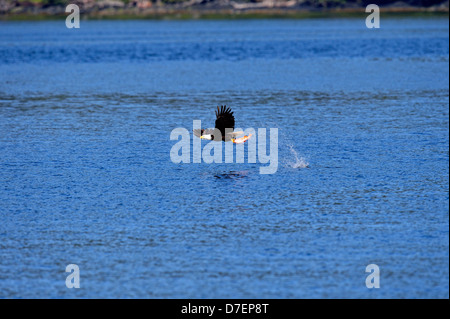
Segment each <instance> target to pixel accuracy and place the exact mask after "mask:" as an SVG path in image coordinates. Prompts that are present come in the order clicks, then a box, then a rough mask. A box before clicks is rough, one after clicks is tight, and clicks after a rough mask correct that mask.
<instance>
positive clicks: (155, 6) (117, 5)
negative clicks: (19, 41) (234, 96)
mask: <svg viewBox="0 0 450 319" xmlns="http://www.w3.org/2000/svg"><path fill="white" fill-rule="evenodd" d="M371 3H375V4H377V5H379V6H380V8H381V9H382V10H383V12H385V13H387V12H389V13H442V14H448V12H449V0H407V1H392V0H0V19H15V18H23V19H33V18H51V17H55V16H62V15H67V14H66V13H65V8H66V6H67V5H68V4H76V5H78V6H79V8H80V13H82V14H83V15H84V17H85V18H104V17H106V18H140V17H141V18H164V17H174V18H214V17H226V16H233V17H234V16H243V17H245V16H292V17H302V16H304V17H307V16H320V15H330V14H335V15H337V14H347V15H348V14H352V13H360V12H361V11H362V10H364V8H365V7H366V6H367V5H368V4H371Z"/></svg>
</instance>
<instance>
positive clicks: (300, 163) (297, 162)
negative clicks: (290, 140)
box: [287, 144, 309, 168]
mask: <svg viewBox="0 0 450 319" xmlns="http://www.w3.org/2000/svg"><path fill="white" fill-rule="evenodd" d="M288 147H289V150H290V152H291V155H292V156H293V159H294V161H290V162H288V163H287V164H288V165H289V167H292V168H307V167H309V163H308V162H307V161H306V159H305V158H304V157H302V156H299V155H298V153H297V151H296V150H295V149H294V146H293V145H291V144H289V145H288Z"/></svg>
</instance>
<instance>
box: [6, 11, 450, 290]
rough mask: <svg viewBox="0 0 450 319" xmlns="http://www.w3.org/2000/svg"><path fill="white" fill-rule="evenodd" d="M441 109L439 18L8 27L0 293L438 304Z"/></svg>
mask: <svg viewBox="0 0 450 319" xmlns="http://www.w3.org/2000/svg"><path fill="white" fill-rule="evenodd" d="M221 104H226V105H228V106H230V107H231V108H232V110H233V111H234V114H235V116H236V126H237V127H240V128H243V129H246V128H255V129H257V128H267V129H268V130H269V129H270V128H277V129H278V169H277V172H276V173H275V174H269V175H264V174H260V168H261V167H262V166H267V165H268V164H263V163H260V162H259V161H258V162H257V163H248V162H247V161H246V162H245V163H212V164H206V163H204V162H202V163H192V160H191V161H190V162H191V163H179V164H177V163H173V162H172V160H171V157H170V151H171V149H172V147H173V146H174V145H175V143H176V142H177V141H175V140H170V133H171V131H172V130H173V129H175V128H186V129H188V130H190V131H191V130H192V126H193V120H202V123H203V124H204V125H205V127H211V126H213V125H214V108H215V107H216V105H221ZM448 108H449V21H448V18H425V19H421V18H414V19H406V18H402V19H383V18H382V21H381V28H380V29H377V30H375V29H367V28H366V26H365V16H362V17H361V19H311V20H242V21H84V20H82V21H81V28H80V29H67V28H66V27H65V22H64V21H63V20H62V21H45V22H0V297H1V298H448V297H449V179H448V177H449V109H448ZM191 138H192V136H191ZM255 138H256V137H255ZM190 141H191V142H192V140H190ZM202 145H203V146H206V145H207V142H205V141H203V144H202ZM246 147H247V146H246ZM223 149H225V146H223ZM246 152H247V150H246ZM192 153H193V149H191V154H190V157H191V158H192V156H193V154H192ZM246 154H247V153H246ZM69 264H77V265H78V266H79V269H80V285H81V287H80V288H79V289H68V288H67V287H66V284H65V281H66V277H67V276H68V275H69V274H68V273H66V272H65V269H66V266H67V265H69ZM369 264H376V265H378V267H379V269H380V288H379V289H375V288H374V289H368V288H367V287H366V277H367V276H368V275H369V273H366V266H367V265H369Z"/></svg>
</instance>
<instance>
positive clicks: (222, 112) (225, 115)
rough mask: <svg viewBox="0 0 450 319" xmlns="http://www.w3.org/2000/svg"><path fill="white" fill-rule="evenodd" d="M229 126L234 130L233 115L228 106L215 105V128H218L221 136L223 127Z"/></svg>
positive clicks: (223, 131)
mask: <svg viewBox="0 0 450 319" xmlns="http://www.w3.org/2000/svg"><path fill="white" fill-rule="evenodd" d="M226 128H229V129H232V131H234V116H233V112H231V110H230V108H227V106H226V105H222V106H221V107H220V108H219V107H217V111H216V129H218V130H219V131H220V132H221V133H222V136H225V129H226Z"/></svg>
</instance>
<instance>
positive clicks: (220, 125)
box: [194, 105, 252, 144]
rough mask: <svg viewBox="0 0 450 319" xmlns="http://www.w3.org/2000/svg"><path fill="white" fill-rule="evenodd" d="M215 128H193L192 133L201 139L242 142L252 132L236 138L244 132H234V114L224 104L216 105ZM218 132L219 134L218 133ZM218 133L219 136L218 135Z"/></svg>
mask: <svg viewBox="0 0 450 319" xmlns="http://www.w3.org/2000/svg"><path fill="white" fill-rule="evenodd" d="M215 112H216V123H215V128H208V129H195V130H194V135H195V136H197V137H200V138H201V139H206V140H214V141H216V142H219V141H224V142H229V141H231V142H233V143H235V144H239V143H244V142H245V141H247V140H248V139H249V138H250V137H251V136H252V134H249V135H248V136H247V135H246V136H243V137H240V138H236V137H237V136H239V135H242V134H244V132H243V131H238V132H234V116H233V112H232V111H231V109H230V108H229V107H227V106H226V105H221V106H220V108H219V106H217V110H216V111H215ZM219 132H220V134H219ZM219 135H220V137H219Z"/></svg>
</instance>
